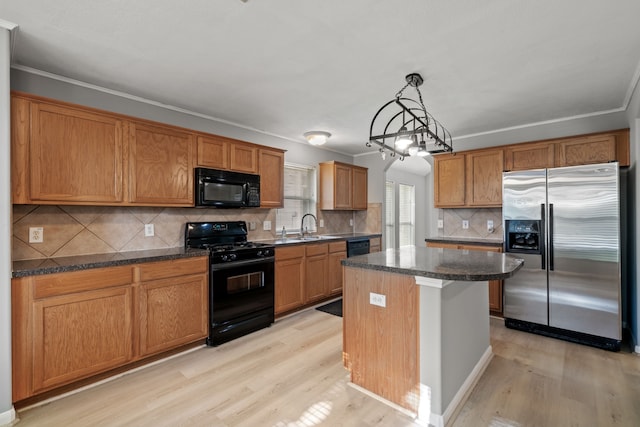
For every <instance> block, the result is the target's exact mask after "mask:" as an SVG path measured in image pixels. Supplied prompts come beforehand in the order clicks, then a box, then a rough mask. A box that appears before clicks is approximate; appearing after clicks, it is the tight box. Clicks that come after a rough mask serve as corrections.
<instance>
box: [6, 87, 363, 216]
mask: <svg viewBox="0 0 640 427" xmlns="http://www.w3.org/2000/svg"><path fill="white" fill-rule="evenodd" d="M195 166H202V167H208V168H212V169H225V170H233V171H237V172H244V173H253V174H258V173H259V174H260V175H261V176H262V180H261V181H262V182H261V199H262V204H261V206H262V207H267V208H278V207H282V206H283V201H284V197H283V181H284V150H279V149H277V148H271V147H263V146H260V145H256V144H252V143H249V142H244V141H240V140H235V139H231V138H226V137H222V136H217V135H211V134H204V133H200V132H194V131H191V130H189V129H184V128H180V127H177V126H171V125H164V124H162V123H156V122H151V121H147V120H141V119H136V118H133V117H128V116H123V115H120V114H115V113H109V112H106V111H100V110H96V109H93V108H88V107H84V106H80V105H74V104H69V103H66V102H61V101H56V100H51V99H47V98H42V97H39V96H34V95H29V94H23V93H19V92H13V93H12V95H11V185H12V203H13V204H69V205H116V206H117V205H125V206H185V207H188V206H193V191H194V190H193V188H194V186H193V179H194V176H193V169H194V167H195ZM356 179H357V178H356ZM365 193H366V192H365Z"/></svg>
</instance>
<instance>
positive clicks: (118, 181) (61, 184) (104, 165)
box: [11, 97, 124, 204]
mask: <svg viewBox="0 0 640 427" xmlns="http://www.w3.org/2000/svg"><path fill="white" fill-rule="evenodd" d="M11 109H12V111H11V113H12V114H11V116H12V117H11V120H12V123H11V132H12V147H11V148H12V169H13V172H14V173H13V176H12V185H13V203H18V204H19V203H29V202H31V201H36V202H38V203H41V204H47V203H70V202H71V203H73V202H81V203H85V202H87V203H88V202H91V203H95V204H107V203H121V202H122V201H123V200H124V185H123V165H124V155H123V123H122V121H121V120H118V119H117V118H114V117H110V116H108V115H103V114H99V113H97V112H93V111H83V110H79V109H75V108H70V107H67V106H61V105H55V104H51V103H47V102H30V101H29V100H28V99H24V98H20V97H13V98H12V100H11Z"/></svg>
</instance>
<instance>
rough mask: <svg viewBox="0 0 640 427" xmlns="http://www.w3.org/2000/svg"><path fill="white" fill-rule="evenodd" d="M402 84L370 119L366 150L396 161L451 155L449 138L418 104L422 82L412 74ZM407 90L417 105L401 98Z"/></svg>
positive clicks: (446, 132) (442, 127)
mask: <svg viewBox="0 0 640 427" xmlns="http://www.w3.org/2000/svg"><path fill="white" fill-rule="evenodd" d="M405 80H406V81H407V84H406V85H404V87H403V88H402V89H400V91H399V92H398V93H397V94H396V96H395V98H394V99H392V100H391V101H389V102H387V103H386V104H384V105H383V106H382V107H381V108H380V109H379V110H378V112H377V113H376V114H375V116H373V120H372V121H371V127H370V129H369V141H367V143H366V144H367V147H371V146H373V145H374V144H375V145H377V146H378V147H379V151H380V152H381V153H383V154H384V152H385V151H389V152H390V154H391V156H395V155H396V154H397V155H399V156H400V160H404V158H405V157H407V156H420V157H424V156H427V155H429V154H434V153H445V152H452V151H453V140H452V139H451V134H450V133H449V131H448V130H447V129H445V127H444V126H442V125H441V124H440V122H438V121H437V120H436V119H435V118H434V117H433V116H432V115H431V114H429V112H428V111H427V108H426V107H425V106H424V102H423V101H422V93H420V89H419V86H420V85H422V83H423V81H424V80H423V79H422V76H421V75H420V74H417V73H412V74H409V75H407V76H406V77H405ZM409 86H411V87H413V88H415V89H416V92H417V93H418V100H417V101H416V100H415V99H411V98H406V97H403V92H404V90H405V89H406V88H408V87H409ZM305 135H306V134H305Z"/></svg>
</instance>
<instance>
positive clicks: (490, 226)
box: [487, 219, 493, 233]
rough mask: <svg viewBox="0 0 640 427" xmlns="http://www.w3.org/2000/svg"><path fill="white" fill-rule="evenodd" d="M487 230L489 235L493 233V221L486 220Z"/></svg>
mask: <svg viewBox="0 0 640 427" xmlns="http://www.w3.org/2000/svg"><path fill="white" fill-rule="evenodd" d="M487 230H488V231H489V233H493V220H490V219H488V220H487Z"/></svg>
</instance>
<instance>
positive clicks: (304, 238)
mask: <svg viewBox="0 0 640 427" xmlns="http://www.w3.org/2000/svg"><path fill="white" fill-rule="evenodd" d="M325 239H339V237H337V236H329V235H328V234H316V235H315V236H304V237H300V240H325Z"/></svg>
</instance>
